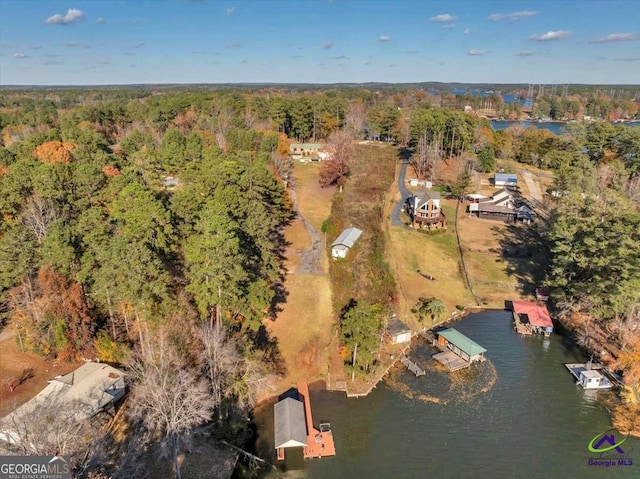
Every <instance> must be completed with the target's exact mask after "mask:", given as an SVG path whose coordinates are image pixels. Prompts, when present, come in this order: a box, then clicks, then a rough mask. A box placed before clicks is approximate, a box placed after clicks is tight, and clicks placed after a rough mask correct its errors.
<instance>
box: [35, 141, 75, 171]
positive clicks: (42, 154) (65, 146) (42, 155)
mask: <svg viewBox="0 0 640 479" xmlns="http://www.w3.org/2000/svg"><path fill="white" fill-rule="evenodd" d="M75 147H76V145H75V144H74V143H70V142H62V141H47V142H45V143H43V144H41V145H39V146H38V147H36V149H35V150H34V151H33V156H34V157H36V158H37V159H38V160H40V161H41V162H42V163H45V164H47V165H54V164H56V163H71V160H72V159H73V155H72V154H71V152H72V151H73V150H74V148H75Z"/></svg>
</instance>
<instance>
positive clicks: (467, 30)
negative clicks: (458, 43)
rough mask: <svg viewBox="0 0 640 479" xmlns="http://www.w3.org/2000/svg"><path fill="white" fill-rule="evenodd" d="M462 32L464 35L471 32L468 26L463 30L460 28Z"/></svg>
mask: <svg viewBox="0 0 640 479" xmlns="http://www.w3.org/2000/svg"><path fill="white" fill-rule="evenodd" d="M462 33H463V34H464V35H469V34H470V33H471V30H469V29H468V28H465V29H464V30H462Z"/></svg>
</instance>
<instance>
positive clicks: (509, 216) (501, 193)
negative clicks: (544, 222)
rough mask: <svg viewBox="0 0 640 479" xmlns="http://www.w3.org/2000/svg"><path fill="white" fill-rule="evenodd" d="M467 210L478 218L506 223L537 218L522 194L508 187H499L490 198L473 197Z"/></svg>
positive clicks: (527, 221)
mask: <svg viewBox="0 0 640 479" xmlns="http://www.w3.org/2000/svg"><path fill="white" fill-rule="evenodd" d="M467 211H468V212H469V213H470V214H473V215H475V216H477V217H478V218H483V219H488V220H499V221H504V222H506V223H513V222H515V221H521V222H523V223H529V222H531V221H532V220H533V219H534V218H535V213H534V212H533V210H532V209H531V207H530V206H529V205H528V204H527V203H526V202H525V201H524V200H523V199H522V198H521V197H520V195H519V194H518V193H517V192H515V191H513V190H510V189H507V188H501V189H499V190H498V191H496V192H495V193H494V194H493V195H491V196H490V197H488V198H479V197H474V198H471V199H470V203H469V205H468V207H467Z"/></svg>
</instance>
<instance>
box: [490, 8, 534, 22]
mask: <svg viewBox="0 0 640 479" xmlns="http://www.w3.org/2000/svg"><path fill="white" fill-rule="evenodd" d="M538 13H540V12H539V11H537V10H522V11H520V12H512V13H492V14H491V15H489V16H488V17H487V20H491V21H492V22H499V21H502V20H511V21H512V22H515V21H517V20H520V19H521V18H524V17H533V16H534V15H537V14H538Z"/></svg>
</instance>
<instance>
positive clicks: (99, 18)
mask: <svg viewBox="0 0 640 479" xmlns="http://www.w3.org/2000/svg"><path fill="white" fill-rule="evenodd" d="M96 23H100V24H102V23H104V18H103V17H98V19H97V20H96Z"/></svg>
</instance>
